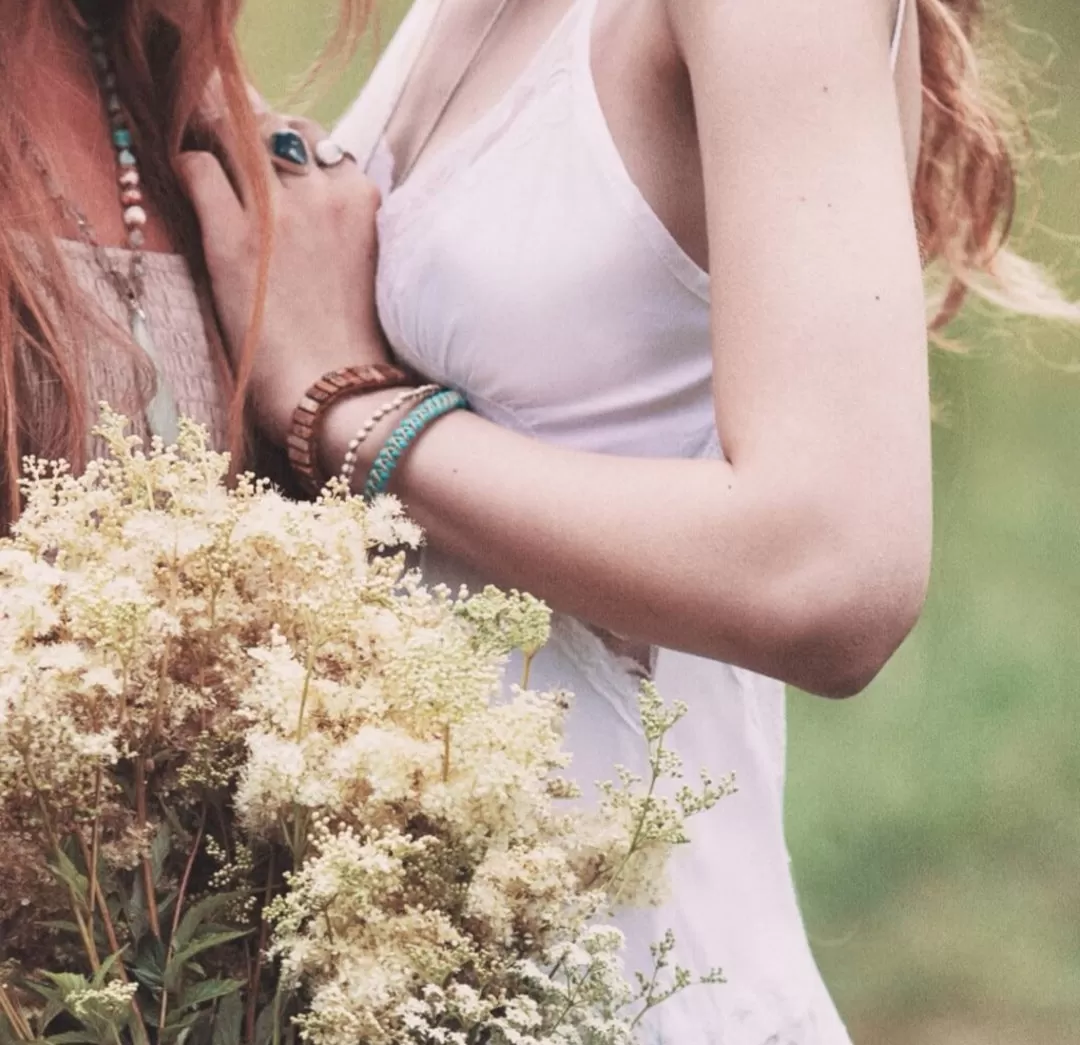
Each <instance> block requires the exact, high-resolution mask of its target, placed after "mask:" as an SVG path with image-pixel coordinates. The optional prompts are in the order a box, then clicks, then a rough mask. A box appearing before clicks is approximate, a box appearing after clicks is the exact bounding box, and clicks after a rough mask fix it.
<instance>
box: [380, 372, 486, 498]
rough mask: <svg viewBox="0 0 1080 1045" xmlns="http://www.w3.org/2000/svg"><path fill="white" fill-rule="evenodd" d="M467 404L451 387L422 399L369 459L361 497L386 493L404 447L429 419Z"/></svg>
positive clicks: (414, 437)
mask: <svg viewBox="0 0 1080 1045" xmlns="http://www.w3.org/2000/svg"><path fill="white" fill-rule="evenodd" d="M468 405H469V404H468V401H467V400H466V398H465V397H464V396H463V395H462V394H461V393H460V392H455V391H453V390H451V389H446V390H444V391H442V392H437V393H436V394H435V395H433V396H432V397H431V398H430V399H425V400H424V402H422V403H421V404H420V405H419V406H418V407H417V408H416V409H415V410H413V411H412V413H410V414H409V415H408V416H407V417H406V418H405V419H404V420H403V421H402V422H401V424H399V425H398V426H397V428H395V429H394V431H393V432H392V433H391V435H390V438H389V439H387V440H386V442H385V443H384V444H383V447H382V449H381V450H380V451H379V453H378V455H377V456H376V458H375V460H374V461H373V462H372V465H371V471H370V472H368V477H367V482H365V483H364V500H365V501H370V500H373V499H374V498H376V497H378V496H379V494H384V493H386V490H387V487H389V485H390V478H391V477H392V476H393V474H394V469H395V468H397V466H398V462H399V461H400V460H401V458H402V456H403V455H404V453H405V451H406V450H408V449H409V447H410V446H411V445H412V444H413V442H414V441H415V439H416V437H417V436H418V435H419V434H420V433H421V432H422V431H423V430H424V429H425V428H427V426H428V425H429V424H431V422H432V421H437V420H438V419H439V418H440V417H443V416H444V415H446V414H449V413H452V412H453V411H454V410H464V409H466V408H467V407H468Z"/></svg>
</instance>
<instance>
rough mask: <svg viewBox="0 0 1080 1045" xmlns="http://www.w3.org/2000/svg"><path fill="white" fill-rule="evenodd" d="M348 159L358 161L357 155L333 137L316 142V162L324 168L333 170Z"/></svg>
mask: <svg viewBox="0 0 1080 1045" xmlns="http://www.w3.org/2000/svg"><path fill="white" fill-rule="evenodd" d="M346 160H352V162H353V163H355V162H356V157H355V156H353V154H352V153H351V152H349V151H347V150H346V149H343V148H342V147H341V146H340V145H338V143H337V142H336V141H334V140H333V138H323V140H322V141H321V142H316V143H315V162H316V163H317V164H318V165H319V166H320V167H322V168H323V170H331V169H332V168H334V167H340V166H341V165H342V164H343V163H344V162H345V161H346Z"/></svg>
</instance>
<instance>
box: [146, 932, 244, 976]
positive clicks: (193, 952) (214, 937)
mask: <svg viewBox="0 0 1080 1045" xmlns="http://www.w3.org/2000/svg"><path fill="white" fill-rule="evenodd" d="M250 935H251V931H250V930H243V929H235V930H233V931H231V932H225V933H210V934H208V935H206V936H200V937H199V938H198V939H197V940H195V941H194V942H193V943H191V944H189V945H188V946H187V947H185V948H184V949H183V950H182V951H178V952H177V953H176V954H174V955H173V957H172V958H171V959H170V960H169V964H168V965H167V966H166V968H165V989H166V990H168V991H176V990H177V989H178V988H179V986H180V981H181V979H182V977H183V974H184V966H186V965H187V964H188V962H190V961H191V959H192V958H195V957H196V956H198V955H200V954H202V953H203V951H209V950H210V949H211V948H213V947H223V946H224V945H225V944H227V943H232V942H233V941H235V940H242V939H243V938H244V937H245V936H250Z"/></svg>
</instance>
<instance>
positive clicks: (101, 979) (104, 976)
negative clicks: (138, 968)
mask: <svg viewBox="0 0 1080 1045" xmlns="http://www.w3.org/2000/svg"><path fill="white" fill-rule="evenodd" d="M123 953H124V952H123V951H117V952H116V953H115V954H110V955H109V957H108V958H106V959H105V960H104V961H103V962H102V963H101V965H100V966H98V970H97V972H95V973H94V979H93V985H94V986H95V987H104V986H105V983H106V981H107V980H108V978H109V973H111V972H112V970H113V966H114V965H116V963H117V962H118V961H119V960H120V956H121V955H122V954H123Z"/></svg>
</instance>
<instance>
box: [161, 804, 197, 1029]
mask: <svg viewBox="0 0 1080 1045" xmlns="http://www.w3.org/2000/svg"><path fill="white" fill-rule="evenodd" d="M206 816H207V808H206V803H205V802H203V806H202V813H201V814H200V816H199V829H198V830H197V831H196V832H195V842H194V843H193V844H192V846H191V852H190V853H188V858H187V864H186V865H185V866H184V877H183V878H181V879H180V891H179V892H178V893H177V894H176V909H175V910H174V911H173V920H172V928H171V929H170V930H169V947H168V950H167V952H166V957H165V967H166V968H168V967H169V962H171V961H172V958H173V955H174V954H175V953H176V930H177V929H178V928H179V926H180V915H181V914H182V913H183V910H184V900H185V899H186V897H187V891H188V886H189V885H190V884H191V871H192V868H193V867H194V866H195V858H196V857H197V856H198V855H199V849H200V848H202V840H203V832H205V831H206ZM168 1010H169V992H168V991H167V990H164V989H162V991H161V1008H160V1009H158V1041H161V1040H162V1038H163V1036H164V1034H165V1016H166V1014H167V1013H168Z"/></svg>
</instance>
